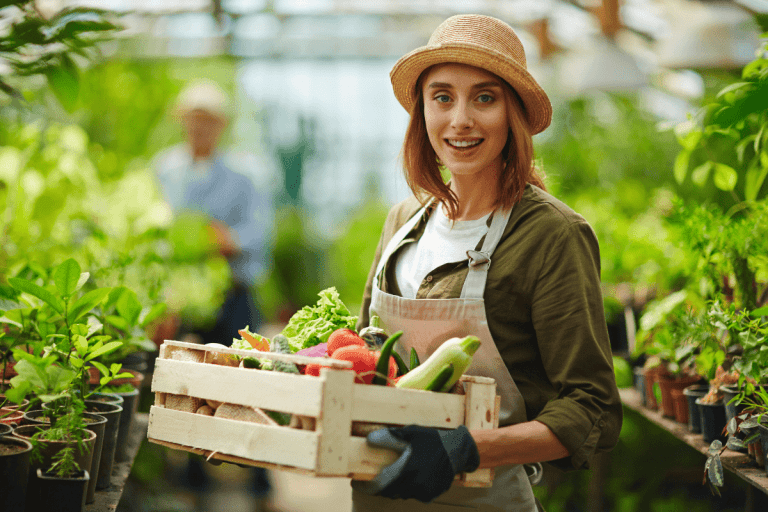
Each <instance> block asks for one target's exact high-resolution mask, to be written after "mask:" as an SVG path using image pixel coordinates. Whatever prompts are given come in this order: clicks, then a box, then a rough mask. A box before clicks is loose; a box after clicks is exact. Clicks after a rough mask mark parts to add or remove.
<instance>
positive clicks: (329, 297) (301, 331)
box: [281, 286, 357, 352]
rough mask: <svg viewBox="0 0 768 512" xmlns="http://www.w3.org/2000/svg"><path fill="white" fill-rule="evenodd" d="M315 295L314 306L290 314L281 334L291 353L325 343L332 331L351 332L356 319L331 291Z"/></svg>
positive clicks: (329, 289)
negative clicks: (285, 338)
mask: <svg viewBox="0 0 768 512" xmlns="http://www.w3.org/2000/svg"><path fill="white" fill-rule="evenodd" d="M318 295H319V296H320V299H319V300H318V301H317V304H315V305H314V306H304V307H303V308H302V309H300V310H299V311H297V312H296V313H294V315H293V316H292V317H291V319H290V320H289V321H288V325H286V326H285V329H283V331H282V333H281V334H283V335H284V336H285V337H287V338H288V342H289V343H290V345H291V351H293V352H297V351H299V350H301V349H303V348H307V347H314V346H315V345H318V344H320V343H325V342H327V341H328V336H330V335H331V333H332V332H333V331H335V330H336V329H354V328H355V324H356V323H357V317H356V316H352V315H351V314H350V313H349V309H347V306H345V305H344V303H343V302H342V301H341V299H340V298H339V293H338V292H337V291H336V288H335V287H333V286H332V287H330V288H327V289H325V290H323V291H321V292H320V293H318Z"/></svg>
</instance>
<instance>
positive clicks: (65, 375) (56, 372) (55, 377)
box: [45, 365, 77, 392]
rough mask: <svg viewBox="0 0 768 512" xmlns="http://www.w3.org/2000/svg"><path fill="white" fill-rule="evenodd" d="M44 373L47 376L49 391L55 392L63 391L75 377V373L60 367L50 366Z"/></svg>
mask: <svg viewBox="0 0 768 512" xmlns="http://www.w3.org/2000/svg"><path fill="white" fill-rule="evenodd" d="M45 371H46V373H47V374H48V382H49V384H50V388H49V389H52V390H54V391H56V392H59V391H63V390H64V389H65V388H66V387H67V386H68V385H69V384H70V383H71V382H72V381H73V380H74V379H75V377H77V373H76V372H74V371H72V370H70V369H68V368H62V367H60V366H54V365H51V366H49V367H47V368H46V369H45Z"/></svg>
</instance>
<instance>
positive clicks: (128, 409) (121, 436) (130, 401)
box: [114, 388, 139, 462]
mask: <svg viewBox="0 0 768 512" xmlns="http://www.w3.org/2000/svg"><path fill="white" fill-rule="evenodd" d="M114 394H116V395H120V396H121V397H123V412H122V413H120V428H119V430H118V433H117V448H116V449H115V462H124V461H126V460H128V458H129V455H128V447H127V446H126V444H127V442H128V434H129V433H130V431H131V426H132V425H133V417H134V416H135V415H136V412H137V411H138V410H139V389H138V388H136V389H134V390H133V391H130V392H127V393H114Z"/></svg>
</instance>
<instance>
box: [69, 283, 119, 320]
mask: <svg viewBox="0 0 768 512" xmlns="http://www.w3.org/2000/svg"><path fill="white" fill-rule="evenodd" d="M111 290H112V289H111V288H97V289H95V290H91V291H89V292H88V293H86V294H84V295H83V296H82V297H80V298H79V299H77V301H75V303H74V304H72V308H71V309H70V311H69V315H67V320H68V321H69V323H72V322H75V321H76V320H78V319H80V318H82V317H83V316H84V315H86V314H87V313H88V312H90V311H91V310H93V308H95V307H96V306H98V305H99V304H101V303H102V302H104V300H105V299H106V298H107V297H108V296H109V292H110V291H111Z"/></svg>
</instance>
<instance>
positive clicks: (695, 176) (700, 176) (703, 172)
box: [691, 161, 714, 187]
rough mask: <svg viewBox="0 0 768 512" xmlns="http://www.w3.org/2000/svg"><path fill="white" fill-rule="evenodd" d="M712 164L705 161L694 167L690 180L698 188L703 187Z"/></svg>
mask: <svg viewBox="0 0 768 512" xmlns="http://www.w3.org/2000/svg"><path fill="white" fill-rule="evenodd" d="M713 165H714V162H711V161H707V162H704V163H703V164H701V165H700V166H698V167H696V168H695V169H694V170H693V172H692V173H691V180H693V182H694V183H695V184H697V185H698V186H700V187H703V186H704V185H705V184H706V183H707V179H709V171H710V170H712V166H713Z"/></svg>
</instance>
